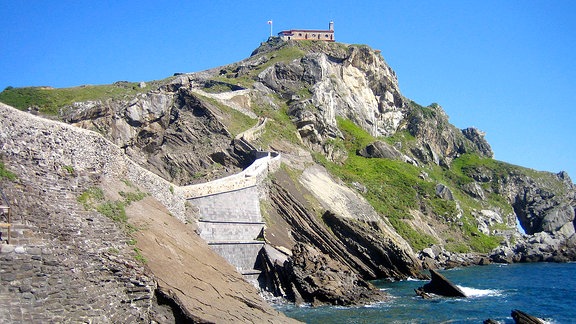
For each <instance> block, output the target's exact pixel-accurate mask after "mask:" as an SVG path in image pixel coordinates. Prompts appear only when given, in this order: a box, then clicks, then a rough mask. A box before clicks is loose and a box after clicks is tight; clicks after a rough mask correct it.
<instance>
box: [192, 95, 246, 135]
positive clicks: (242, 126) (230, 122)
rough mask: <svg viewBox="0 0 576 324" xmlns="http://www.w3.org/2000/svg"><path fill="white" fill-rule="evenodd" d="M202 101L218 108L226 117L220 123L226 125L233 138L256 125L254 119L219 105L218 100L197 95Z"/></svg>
mask: <svg viewBox="0 0 576 324" xmlns="http://www.w3.org/2000/svg"><path fill="white" fill-rule="evenodd" d="M197 96H198V97H199V98H201V99H202V100H203V101H205V102H207V103H209V104H210V105H212V106H214V107H216V108H218V109H219V110H220V111H222V112H223V113H224V114H226V115H228V116H227V118H225V120H223V121H222V122H223V123H224V125H226V128H227V129H228V131H229V132H230V134H231V135H232V137H235V136H236V135H238V134H240V133H242V132H243V131H245V130H247V129H249V128H250V127H252V126H254V124H255V123H256V119H254V118H251V117H249V116H247V115H246V114H243V113H241V112H239V111H237V110H235V109H232V108H230V107H228V106H226V105H224V104H221V103H220V102H219V101H218V100H216V99H213V98H208V97H206V96H202V95H197Z"/></svg>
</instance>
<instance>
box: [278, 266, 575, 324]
mask: <svg viewBox="0 0 576 324" xmlns="http://www.w3.org/2000/svg"><path fill="white" fill-rule="evenodd" d="M440 272H441V273H442V274H443V275H444V276H445V277H446V278H448V280H450V281H451V282H452V283H454V284H456V285H458V286H459V287H460V288H461V289H462V290H463V291H464V293H465V294H466V295H467V296H468V297H467V298H445V297H435V298H433V299H422V298H421V297H417V296H416V294H415V293H414V289H416V288H418V287H420V286H422V285H424V284H425V283H426V282H427V281H419V280H407V281H400V282H385V281H373V284H375V285H376V286H377V287H379V288H380V289H382V290H384V291H386V292H387V293H388V294H389V295H390V300H389V301H386V302H381V303H376V304H373V305H365V306H362V307H328V306H326V307H316V308H314V307H310V306H278V308H279V310H281V311H283V312H284V313H285V314H286V315H287V316H289V317H292V318H295V319H298V320H300V321H303V322H307V323H482V322H483V321H484V320H486V319H493V320H497V321H499V322H501V323H514V321H513V320H512V317H511V311H512V310H514V309H518V310H521V311H524V312H526V313H528V314H531V315H533V316H537V317H540V318H543V319H545V320H546V321H547V322H550V323H576V296H574V294H575V292H576V263H530V264H512V265H503V264H494V265H487V266H477V267H469V268H456V269H451V270H445V271H440Z"/></svg>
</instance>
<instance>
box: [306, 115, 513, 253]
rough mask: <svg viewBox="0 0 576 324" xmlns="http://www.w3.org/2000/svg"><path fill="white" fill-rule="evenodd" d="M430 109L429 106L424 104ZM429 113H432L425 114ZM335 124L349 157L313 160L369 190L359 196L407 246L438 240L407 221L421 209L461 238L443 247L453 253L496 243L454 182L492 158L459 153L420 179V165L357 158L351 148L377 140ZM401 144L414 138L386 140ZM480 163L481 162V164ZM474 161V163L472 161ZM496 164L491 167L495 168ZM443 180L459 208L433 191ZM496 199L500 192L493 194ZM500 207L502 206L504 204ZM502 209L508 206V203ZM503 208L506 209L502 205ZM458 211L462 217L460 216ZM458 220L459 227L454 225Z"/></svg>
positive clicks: (344, 124)
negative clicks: (451, 162) (448, 164)
mask: <svg viewBox="0 0 576 324" xmlns="http://www.w3.org/2000/svg"><path fill="white" fill-rule="evenodd" d="M426 109H430V110H431V111H432V110H433V109H432V108H426ZM428 113H431V112H428ZM338 126H339V128H340V130H341V131H342V132H343V134H344V136H345V141H344V145H345V147H346V149H347V150H348V152H349V155H348V159H347V160H346V161H345V162H344V163H343V164H337V163H332V162H329V161H327V160H326V159H325V158H324V157H323V156H322V155H320V154H316V155H315V158H316V160H317V161H319V162H320V163H322V164H323V165H324V166H325V167H326V168H327V169H328V170H329V171H330V172H331V173H332V174H333V175H335V176H337V177H339V178H341V179H342V180H344V181H345V182H347V183H352V182H359V183H361V184H363V185H364V186H365V187H366V188H367V189H368V190H367V193H366V194H364V196H365V198H366V199H367V200H368V201H369V202H370V204H371V205H372V206H373V207H374V209H375V210H376V211H377V212H378V213H379V214H380V215H382V216H383V217H386V218H387V219H388V220H389V221H390V223H391V224H392V226H393V227H394V228H395V229H396V231H397V232H398V233H399V234H400V235H401V236H402V237H404V238H405V239H406V240H407V241H408V242H409V243H410V245H411V246H412V247H413V248H415V249H417V250H420V249H423V248H425V247H427V246H429V245H430V244H435V243H438V242H437V241H436V239H434V238H433V237H431V236H429V235H427V234H424V233H421V232H419V231H417V230H416V229H414V228H413V227H412V226H411V225H410V223H409V220H410V219H412V216H411V214H410V211H411V210H422V209H426V210H428V212H431V213H432V214H434V215H436V217H437V218H438V221H440V222H442V223H445V224H448V228H449V229H448V231H449V232H447V233H444V235H446V236H447V237H446V238H448V239H449V238H450V235H456V234H457V235H458V236H462V237H463V239H464V240H465V242H456V241H454V242H450V243H449V244H447V249H449V250H451V251H456V252H469V251H478V252H487V251H489V250H491V249H493V248H494V247H496V246H497V245H498V244H499V243H500V240H501V239H500V238H499V237H493V236H488V235H485V234H483V233H480V232H479V231H478V229H477V227H476V226H475V222H476V221H475V219H474V218H473V217H472V216H471V211H472V210H473V209H480V208H482V205H481V203H480V202H478V201H476V200H474V199H472V198H471V197H469V196H468V195H466V194H463V193H461V192H460V191H459V190H458V189H457V188H458V187H459V186H458V185H461V184H465V183H468V182H471V181H473V179H472V178H470V176H469V175H468V174H467V170H468V169H469V168H471V167H472V166H474V165H475V164H476V165H482V163H484V164H489V163H495V165H500V164H499V162H494V160H492V159H483V158H480V157H478V156H475V155H466V154H465V155H464V156H463V157H462V158H461V159H460V160H459V159H456V160H455V162H454V164H455V165H456V167H455V168H452V169H443V168H441V167H439V166H427V167H426V169H425V171H426V173H427V174H428V178H423V177H421V173H422V171H424V170H423V169H422V168H419V167H416V166H413V165H411V164H409V163H405V162H401V161H396V160H390V159H369V158H364V157H361V156H358V155H357V154H356V152H357V151H358V150H359V149H361V148H364V147H365V146H366V145H368V144H371V143H373V142H374V141H376V140H377V139H376V138H374V137H373V136H371V135H370V134H368V133H367V132H366V131H364V130H363V129H362V128H360V127H359V126H357V125H356V124H354V123H353V122H352V121H350V120H345V119H339V120H338ZM399 140H400V141H401V142H403V143H406V142H409V141H413V140H414V139H413V137H412V136H411V135H410V134H409V133H408V132H403V133H400V134H396V135H395V138H393V139H391V140H390V141H391V142H397V141H399ZM481 161H482V163H480V162H481ZM474 162H475V163H474ZM495 165H490V168H491V169H492V168H494V167H495ZM438 183H444V184H446V185H447V186H449V187H450V188H452V191H453V194H454V195H455V197H456V199H457V200H458V201H459V202H460V204H461V208H462V211H459V210H458V207H457V205H456V203H455V202H454V201H449V200H445V199H442V198H440V197H438V196H437V195H436V185H437V184H438ZM497 196H498V197H500V196H499V195H497ZM503 205H504V204H503ZM503 208H508V209H509V208H510V207H509V205H508V207H504V206H503ZM503 210H506V209H503ZM462 213H463V216H462V217H461V218H458V217H459V215H461V214H462ZM458 224H459V225H458Z"/></svg>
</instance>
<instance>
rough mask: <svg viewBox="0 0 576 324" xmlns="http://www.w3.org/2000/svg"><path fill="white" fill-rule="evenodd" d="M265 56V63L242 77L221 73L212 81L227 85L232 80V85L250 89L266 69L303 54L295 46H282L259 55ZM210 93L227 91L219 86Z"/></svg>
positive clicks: (232, 73)
mask: <svg viewBox="0 0 576 324" xmlns="http://www.w3.org/2000/svg"><path fill="white" fill-rule="evenodd" d="M261 55H265V56H266V58H267V61H266V62H265V63H263V64H261V65H259V66H258V67H256V68H254V69H253V70H249V71H248V73H246V74H243V75H238V74H237V73H236V71H233V70H230V71H226V70H224V71H221V75H220V76H218V77H216V78H214V81H219V82H222V83H229V82H230V79H233V80H234V85H236V86H240V87H243V88H252V85H253V84H254V81H255V80H256V77H257V76H258V74H260V72H262V71H264V70H265V69H266V68H268V67H270V66H272V65H274V64H276V63H278V62H286V63H287V62H291V61H293V60H295V59H298V58H302V57H304V55H305V53H304V51H302V50H301V49H299V48H298V47H296V46H284V47H282V48H280V49H278V50H276V51H274V52H272V53H265V54H261ZM209 91H210V92H223V91H227V89H226V87H225V86H220V87H217V88H215V89H214V90H209Z"/></svg>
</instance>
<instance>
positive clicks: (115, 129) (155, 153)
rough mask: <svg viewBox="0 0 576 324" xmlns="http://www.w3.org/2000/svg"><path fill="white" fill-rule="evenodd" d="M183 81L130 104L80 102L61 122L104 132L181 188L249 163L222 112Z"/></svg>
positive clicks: (134, 157) (147, 94) (133, 100)
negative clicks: (237, 145)
mask: <svg viewBox="0 0 576 324" xmlns="http://www.w3.org/2000/svg"><path fill="white" fill-rule="evenodd" d="M180 82H181V83H173V84H171V85H169V86H165V87H162V88H160V89H158V90H157V91H156V92H149V93H146V94H141V95H138V96H137V97H136V98H134V99H132V100H129V101H123V100H107V101H89V102H83V103H76V104H74V105H73V107H72V109H64V110H63V111H64V114H63V119H64V120H65V121H67V122H69V123H73V124H75V125H77V126H80V127H82V128H86V129H90V130H96V131H98V132H100V133H101V134H104V135H105V136H106V137H107V138H108V139H110V140H111V141H112V142H114V143H115V144H116V145H118V146H120V147H121V148H123V149H124V150H125V152H126V154H128V155H129V156H130V157H131V158H132V159H133V160H134V161H136V162H137V163H139V164H140V165H141V166H143V167H145V168H146V169H149V170H150V171H152V172H154V173H156V174H158V175H159V176H161V177H163V178H164V179H166V180H169V181H171V182H174V183H177V184H182V185H183V184H190V183H194V182H195V181H198V180H197V179H198V178H202V179H203V180H204V181H205V180H209V179H213V178H218V177H222V176H224V175H227V174H230V173H234V172H236V171H239V170H240V169H241V168H242V167H245V166H247V165H249V163H251V162H252V158H251V157H250V156H247V155H246V154H245V152H241V151H238V150H236V149H235V148H234V146H233V145H232V137H231V135H230V133H229V132H228V130H227V129H226V127H225V126H224V125H223V124H222V122H220V121H219V116H218V113H219V110H218V109H217V108H215V107H214V106H211V105H210V104H209V103H208V102H205V101H202V100H201V99H199V97H197V96H196V95H195V94H194V93H192V92H191V91H190V88H189V81H188V80H186V79H184V80H183V81H180ZM215 166H218V168H216V167H215Z"/></svg>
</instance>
